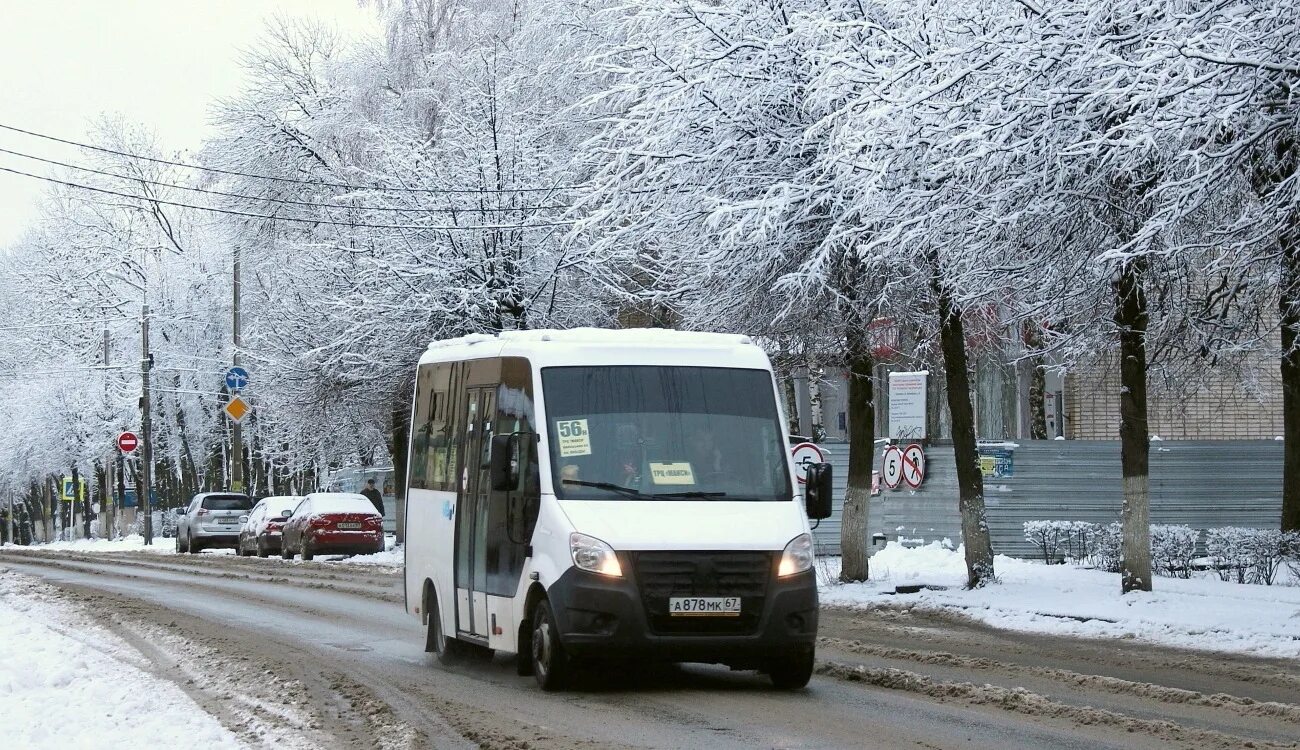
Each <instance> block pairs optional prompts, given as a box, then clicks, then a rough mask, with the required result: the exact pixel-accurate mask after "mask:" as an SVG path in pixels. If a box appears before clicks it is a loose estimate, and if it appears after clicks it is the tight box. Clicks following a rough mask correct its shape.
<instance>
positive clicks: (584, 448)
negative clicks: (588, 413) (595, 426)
mask: <svg viewBox="0 0 1300 750" xmlns="http://www.w3.org/2000/svg"><path fill="white" fill-rule="evenodd" d="M555 434H556V435H557V436H558V437H559V439H560V455H561V456H562V457H565V458H567V457H569V456H590V455H591V433H589V432H588V431H587V420H585V419H557V420H556V421H555Z"/></svg>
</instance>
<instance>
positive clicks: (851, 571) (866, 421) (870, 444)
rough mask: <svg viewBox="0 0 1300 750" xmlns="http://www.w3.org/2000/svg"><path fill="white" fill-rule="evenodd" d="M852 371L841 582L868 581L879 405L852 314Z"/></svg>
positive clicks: (848, 336) (862, 331)
mask: <svg viewBox="0 0 1300 750" xmlns="http://www.w3.org/2000/svg"><path fill="white" fill-rule="evenodd" d="M845 345H846V346H845V348H846V351H847V353H848V370H849V413H848V421H849V425H848V427H849V472H848V477H847V487H846V488H845V490H844V509H843V511H842V513H841V515H840V554H841V555H842V562H841V565H840V580H841V581H865V580H867V574H868V572H869V565H868V557H867V518H868V515H869V511H870V504H871V472H872V468H873V467H874V466H875V465H876V406H875V393H874V388H873V384H872V382H871V371H872V368H873V365H874V362H873V361H872V359H871V348H870V345H869V344H868V342H867V328H866V325H865V324H864V323H863V321H861V320H858V319H856V318H855V317H851V318H850V320H849V321H848V326H847V330H846V332H845Z"/></svg>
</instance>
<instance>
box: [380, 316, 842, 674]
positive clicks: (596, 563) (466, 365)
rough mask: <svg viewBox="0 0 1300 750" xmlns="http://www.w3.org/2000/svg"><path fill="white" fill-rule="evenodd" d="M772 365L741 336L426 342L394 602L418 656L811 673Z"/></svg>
mask: <svg viewBox="0 0 1300 750" xmlns="http://www.w3.org/2000/svg"><path fill="white" fill-rule="evenodd" d="M785 424H786V423H785V421H784V419H783V417H782V415H781V413H780V407H779V406H778V402H777V390H776V384H775V380H774V378H773V376H772V371H771V365H770V364H769V362H768V359H767V356H766V355H765V354H764V353H763V351H762V350H761V349H760V348H759V347H757V346H755V345H754V344H753V343H751V342H750V340H749V339H748V338H746V337H742V336H737V335H723V334H699V333H682V332H674V331H662V330H653V331H650V330H628V331H605V330H597V329H577V330H572V331H522V332H510V333H503V334H500V335H499V336H471V337H466V338H461V339H454V340H450V341H440V342H435V343H434V344H432V345H431V346H430V347H429V349H428V351H427V352H426V353H425V354H424V356H423V357H421V359H420V362H419V365H418V370H417V372H416V378H415V393H414V408H413V411H412V420H411V435H410V462H409V470H408V471H409V474H408V489H407V495H406V497H407V510H406V519H407V527H406V528H407V532H406V579H405V593H406V608H407V611H408V612H409V613H411V614H413V615H418V616H420V617H421V618H423V621H424V623H425V625H426V639H425V646H426V650H428V651H433V652H435V653H436V654H437V655H438V658H439V659H440V660H444V661H447V660H453V659H456V658H458V657H460V656H462V655H464V654H465V653H467V652H469V651H473V650H476V649H477V650H488V649H491V650H496V651H501V652H505V653H510V654H515V655H516V657H517V658H516V662H517V665H518V671H519V673H520V674H533V675H534V676H535V677H536V679H537V681H538V683H539V684H540V685H541V686H542V688H544V689H547V690H554V689H557V688H560V687H562V686H563V685H564V684H565V683H566V681H567V680H568V678H569V677H570V676H571V675H572V674H573V672H574V670H575V669H579V668H581V667H582V666H583V665H585V664H588V663H591V662H595V661H603V660H610V659H615V660H663V661H692V662H709V663H722V664H728V665H730V666H732V667H735V668H738V669H758V670H762V671H765V672H767V673H768V674H769V675H770V677H771V679H772V681H773V682H774V683H775V684H776V685H777V686H779V687H787V688H794V687H802V686H803V685H805V684H807V682H808V679H809V677H810V675H811V673H812V669H813V651H814V646H815V642H816V637H817V588H816V581H815V576H814V573H813V543H812V538H811V536H810V529H809V522H808V519H809V518H810V517H811V518H825V517H826V516H828V515H829V513H830V499H831V497H830V467H829V465H827V464H817V465H815V466H814V467H812V468H811V469H809V471H808V474H807V484H806V485H805V486H806V487H808V490H807V491H806V492H804V493H802V494H803V495H805V496H806V497H805V496H801V493H800V492H799V491H798V490H797V489H796V483H795V481H794V479H793V477H794V467H793V466H792V464H791V458H790V448H789V444H788V442H787V440H786V436H785V429H784V425H785Z"/></svg>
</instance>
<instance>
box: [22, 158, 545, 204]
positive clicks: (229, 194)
mask: <svg viewBox="0 0 1300 750" xmlns="http://www.w3.org/2000/svg"><path fill="white" fill-rule="evenodd" d="M0 154H9V155H11V156H17V157H19V158H22V159H30V160H32V161H39V162H42V163H45V164H52V165H54V166H57V167H64V168H67V169H75V170H78V171H82V172H90V173H91V174H97V175H102V176H104V177H112V178H113V179H117V180H124V181H128V182H140V183H143V184H146V185H156V186H158V187H168V188H174V189H176V190H186V191H189V192H192V193H205V194H207V195H219V196H222V197H225V198H235V199H238V200H246V201H258V202H262V203H274V204H283V205H288V206H307V207H309V208H327V209H328V208H337V209H350V210H354V211H385V212H400V213H429V212H441V213H456V212H458V211H463V212H465V213H491V212H506V211H548V210H556V209H564V208H571V205H570V204H567V203H552V204H549V205H548V204H542V205H535V206H478V207H474V206H468V207H467V206H417V207H414V208H401V207H398V206H370V205H351V206H350V205H343V204H330V203H320V202H318V201H300V200H293V199H290V198H268V197H265V196H258V195H248V194H245V193H233V192H229V191H226V190H214V189H212V188H200V187H193V186H191V185H180V184H177V183H174V182H166V181H163V180H153V179H149V178H147V177H137V176H132V175H124V174H119V173H116V172H109V171H106V170H102V169H95V168H94V167H87V166H83V165H80V164H72V163H69V162H64V161H59V160H57V159H47V158H45V157H43V156H35V155H33V154H27V153H23V152H21V151H12V150H10V149H7V148H0ZM142 199H145V200H148V198H144V197H143V196H142Z"/></svg>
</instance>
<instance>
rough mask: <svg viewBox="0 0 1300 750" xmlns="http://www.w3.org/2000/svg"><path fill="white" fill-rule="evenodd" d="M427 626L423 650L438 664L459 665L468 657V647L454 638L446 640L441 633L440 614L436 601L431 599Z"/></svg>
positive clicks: (434, 598) (444, 634)
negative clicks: (432, 656) (435, 659)
mask: <svg viewBox="0 0 1300 750" xmlns="http://www.w3.org/2000/svg"><path fill="white" fill-rule="evenodd" d="M428 606H429V625H428V629H427V635H426V636H425V642H424V650H425V651H432V652H433V655H434V657H435V658H437V660H438V663H440V664H459V663H460V662H463V661H464V660H465V658H466V657H467V656H469V649H470V645H469V644H468V643H466V642H464V641H462V640H458V639H456V638H448V637H447V634H446V633H444V632H442V614H441V610H439V609H438V600H437V598H436V597H432V598H431V600H430V602H429V605H428Z"/></svg>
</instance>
